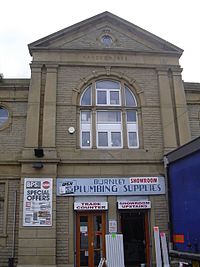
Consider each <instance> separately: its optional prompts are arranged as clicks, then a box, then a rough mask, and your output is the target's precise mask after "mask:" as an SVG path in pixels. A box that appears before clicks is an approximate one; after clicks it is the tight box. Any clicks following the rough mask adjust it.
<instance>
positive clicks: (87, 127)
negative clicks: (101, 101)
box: [80, 110, 92, 149]
mask: <svg viewBox="0 0 200 267" xmlns="http://www.w3.org/2000/svg"><path fill="white" fill-rule="evenodd" d="M82 112H90V122H82ZM83 132H89V133H90V145H89V146H84V145H83V139H82V133H83ZM80 146H81V148H84V149H88V148H92V111H91V110H82V111H81V112H80Z"/></svg>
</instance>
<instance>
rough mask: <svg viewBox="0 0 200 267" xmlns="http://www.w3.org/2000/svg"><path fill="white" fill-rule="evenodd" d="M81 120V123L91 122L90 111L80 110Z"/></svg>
mask: <svg viewBox="0 0 200 267" xmlns="http://www.w3.org/2000/svg"><path fill="white" fill-rule="evenodd" d="M81 122H82V123H90V122H91V112H90V111H82V112H81Z"/></svg>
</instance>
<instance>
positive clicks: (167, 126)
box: [158, 70, 177, 151]
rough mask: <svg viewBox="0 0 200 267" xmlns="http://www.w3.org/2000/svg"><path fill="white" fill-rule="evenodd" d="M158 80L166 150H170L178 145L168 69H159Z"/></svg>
mask: <svg viewBox="0 0 200 267" xmlns="http://www.w3.org/2000/svg"><path fill="white" fill-rule="evenodd" d="M158 82H159V91H160V110H161V119H162V128H163V140H164V149H165V151H168V150H172V149H174V148H176V147H177V137H176V127H175V117H174V112H173V102H172V95H171V88H170V81H169V77H168V71H167V70H158Z"/></svg>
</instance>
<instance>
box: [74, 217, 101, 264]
mask: <svg viewBox="0 0 200 267" xmlns="http://www.w3.org/2000/svg"><path fill="white" fill-rule="evenodd" d="M105 233H106V221H105V212H79V213H77V216H76V262H77V267H97V266H98V264H99V262H100V259H101V258H102V257H105Z"/></svg>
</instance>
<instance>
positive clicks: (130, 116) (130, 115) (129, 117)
mask: <svg viewBox="0 0 200 267" xmlns="http://www.w3.org/2000/svg"><path fill="white" fill-rule="evenodd" d="M127 122H136V111H134V110H130V111H127Z"/></svg>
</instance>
